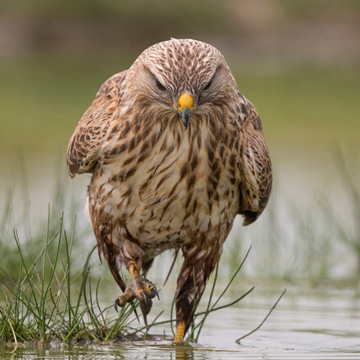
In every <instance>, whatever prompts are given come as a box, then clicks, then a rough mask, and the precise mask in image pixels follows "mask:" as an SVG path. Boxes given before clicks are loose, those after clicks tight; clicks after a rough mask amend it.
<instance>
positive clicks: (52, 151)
mask: <svg viewBox="0 0 360 360" xmlns="http://www.w3.org/2000/svg"><path fill="white" fill-rule="evenodd" d="M170 37H177V38H195V39H199V40H202V41H205V42H209V43H211V44H213V45H215V46H216V47H217V48H218V49H219V50H220V51H221V52H222V53H223V54H224V56H225V58H226V59H227V60H228V63H229V65H230V67H231V69H232V71H233V73H234V76H235V78H236V79H237V82H238V85H239V88H240V91H241V92H243V94H244V95H245V96H246V97H248V98H249V99H250V100H251V101H252V102H253V103H254V104H255V106H256V107H257V109H258V111H259V113H260V116H261V118H262V121H263V127H264V132H265V137H266V139H267V142H268V145H269V148H270V152H271V155H272V159H273V164H274V171H275V188H276V193H274V197H273V198H274V199H275V200H276V203H275V200H272V201H273V205H271V206H272V209H273V210H272V211H271V212H270V211H268V215H266V214H267V213H266V212H265V214H264V219H265V220H260V221H259V222H258V225H254V229H255V230H251V231H256V229H257V227H258V229H259V230H260V229H261V227H262V226H264V222H265V221H270V220H271V219H270V220H269V218H270V215H269V214H270V213H271V214H273V215H274V214H275V217H276V214H277V215H278V216H277V217H278V225H279V224H280V225H284V222H285V220H284V218H283V217H281V214H282V213H284V212H285V213H289V212H288V211H287V210H284V208H286V209H288V206H289V205H288V204H286V203H285V201H287V200H288V199H293V203H292V205H291V207H292V208H295V209H296V213H297V214H298V215H297V216H299V217H301V216H307V217H310V218H311V219H316V218H317V216H318V214H319V212H320V210H319V209H320V208H321V206H320V205H318V203H316V204H315V203H314V199H316V201H318V197H319V196H320V195H319V193H321V195H323V196H324V198H326V201H329V205H326V207H328V208H330V209H331V211H330V210H329V212H331V216H332V217H331V216H330V215H329V217H328V219H334V218H339V219H341V221H342V223H341V224H345V225H344V226H345V227H346V231H349V234H350V235H351V236H353V237H354V239H355V240H354V241H355V243H354V244H355V245H354V246H357V248H358V249H359V251H358V252H359V253H360V240H359V239H357V238H356V235H357V233H356V231H357V228H356V225H354V224H355V223H356V222H357V220H356V216H357V215H356V214H354V211H355V210H354V209H353V208H352V207H351V206H352V205H351V204H349V201H350V202H351V199H352V198H353V197H354V196H353V195H349V197H347V195H346V187H349V186H346V185H345V186H342V183H341V181H342V180H341V176H339V172H344V171H345V170H344V169H345V168H346V169H347V168H349V169H350V170H351V171H352V173H351V174H352V175H350V177H351V178H352V179H358V178H359V176H358V175H359V161H358V158H359V150H360V141H359V135H360V119H359V114H360V1H358V0H342V1H336V0H316V1H310V0H256V1H254V0H224V1H218V0H207V1H193V0H192V1H190V0H182V1H181V2H175V1H160V0H152V1H151V2H150V1H112V0H73V1H60V0H47V1H45V0H18V1H10V0H9V1H2V2H1V4H0V161H1V165H2V167H1V169H2V170H1V174H0V186H1V191H0V196H1V199H2V200H3V202H2V204H4V205H3V207H5V203H6V201H5V199H6V193H7V192H8V189H12V191H13V192H14V193H16V189H18V188H21V186H23V185H24V183H26V187H27V188H28V194H29V196H28V198H27V196H24V195H23V193H22V192H21V191H22V190H19V193H18V195H16V196H15V197H14V199H15V200H14V201H15V203H16V204H15V205H14V209H15V210H14V211H13V212H14V213H15V214H16V213H18V212H19V211H16V208H21V209H22V208H23V207H24V203H25V204H26V206H27V207H31V209H32V210H31V213H32V216H33V217H36V216H38V215H37V214H46V213H47V204H48V203H52V202H53V201H58V200H53V199H54V196H53V192H54V189H55V193H57V195H59V191H60V190H59V187H60V186H59V184H58V179H59V177H61V178H63V179H64V180H63V185H62V186H63V187H64V188H66V187H68V186H70V180H68V179H67V175H66V170H65V156H66V146H67V143H68V141H69V138H70V136H71V134H72V131H73V129H74V128H75V125H76V123H77V121H78V120H79V119H80V117H81V115H82V113H83V112H84V111H85V110H86V108H87V107H88V106H89V105H90V103H91V101H92V99H93V97H94V95H95V93H96V91H97V90H98V88H99V87H100V85H101V83H102V82H103V81H105V80H106V79H107V78H108V77H110V76H111V75H112V74H114V73H116V72H119V71H121V70H123V69H126V68H128V67H129V66H130V65H131V63H132V62H133V61H134V60H135V59H136V57H137V56H138V54H139V53H140V52H141V51H142V50H144V49H145V48H146V47H148V46H150V45H152V44H153V43H156V42H159V41H163V40H167V39H169V38H170ZM336 152H341V153H343V154H344V156H343V157H342V158H341V159H342V160H341V162H344V163H345V168H341V167H339V165H338V164H337V163H336V161H334V153H336ZM19 159H24V161H23V163H24V164H25V166H24V167H25V168H26V181H25V180H24V176H20V175H21V174H22V173H24V172H25V170H21V165H20V163H21V161H20V160H19ZM59 169H60V170H59ZM23 175H24V174H23ZM21 179H22V180H21ZM79 181H80V182H81V181H82V182H84V183H86V182H87V181H88V178H86V177H85V176H84V178H83V179H82V180H79V179H77V180H73V182H79ZM355 183H356V182H355ZM72 186H73V185H72ZM357 189H358V188H357ZM79 191H80V190H79ZM81 191H83V193H85V187H84V190H81ZM83 193H82V194H83ZM83 197H84V196H83ZM349 198H350V200H349V201H348V199H349ZM60 203H61V204H63V203H62V202H60ZM323 203H324V202H322V204H323ZM284 204H285V205H284ZM52 206H57V205H56V204H52ZM276 206H278V207H276ZM359 209H360V207H359ZM65 210H66V209H65ZM0 214H1V213H0ZM323 214H325V213H324V212H323ZM358 215H359V219H360V212H359V214H358ZM39 216H40V215H39ZM80 216H82V214H80ZM324 216H325V215H324ZM354 216H355V217H354ZM325 217H326V216H325ZM3 218H8V217H4V216H3ZM30 222H32V221H30ZM329 222H330V223H332V222H333V221H332V220H329ZM13 223H14V224H15V225H16V224H17V225H18V224H19V221H16V216H15V215H14V220H13ZM300 223H304V224H309V223H311V222H309V221H307V220H306V219H305V218H301V221H299V223H298V224H300ZM15 225H14V226H15ZM270 225H271V224H270ZM280 225H279V226H280ZM313 225H314V228H312V229H310V230H309V231H310V233H311V236H310V235H304V236H307V240H306V241H307V242H306V243H309V244H310V243H311V244H312V245H314V243H313V240H314V241H315V245H316V239H317V238H318V234H319V233H317V232H316V231H319V232H320V230H318V224H317V223H316V222H315V223H314V224H313ZM10 226H12V225H10ZM271 226H272V225H271ZM271 226H270V227H269V228H267V231H268V232H270V233H271V232H272V228H271ZM299 227H300V226H299ZM326 227H327V228H328V226H325V228H326ZM296 229H297V226H293V227H292V230H291V231H290V232H289V233H287V232H286V231H288V229H287V230H286V229H285V230H282V228H281V226H280V228H279V229H278V231H279V233H278V234H279V237H281V239H277V240H276V241H278V242H279V244H280V245H279V247H281V248H283V249H286V248H287V246H288V251H289V252H291V251H293V253H292V254H294V253H295V252H296V251H299V250H298V249H297V250H296V248H293V247H291V246H290V245H288V244H289V243H287V241H288V239H287V237H289V238H291V237H293V238H294V239H295V240H294V241H295V242H297V243H298V244H302V241H304V239H298V238H297V237H296V236H295V237H294V233H297V231H298V230H296ZM315 229H317V230H316V231H315ZM239 231H240V230H239ZM241 231H242V230H241ZM321 231H322V230H321ZM331 231H333V234H335V233H336V234H337V235H334V237H333V238H332V239H331V240H332V241H338V242H341V239H340V240H339V236H340V235H339V231H338V232H336V231H335V230H334V229H333V230H331ZM334 231H335V232H334ZM284 233H285V234H288V235H287V236H284ZM281 235H282V236H281ZM272 236H274V233H273V234H272ZM309 236H310V238H309ZM343 236H344V235H343ZM329 237H331V234H329ZM269 239H270V237H269ZM356 239H357V240H356ZM270 240H271V239H270ZM270 240H269V241H270ZM281 241H283V242H282V243H280V242H281ZM255 242H256V240H254V243H255ZM304 243H305V242H304ZM269 244H270V245H269V246H270V247H271V243H269ZM354 246H353V243H352V242H350V246H349V241H348V242H347V243H346V244H345V246H344V249H348V252H346V251H345V250H344V249H343V253H341V254H342V255H341V256H340V255H339V252H338V251H337V250H335V249H337V248H336V247H334V250H333V252H332V253H331V254H330V255H329V254H328V256H329V258H328V260H327V261H328V263H326V264H327V265H326V266H328V268H327V270H326V271H325V275H326V276H331V274H332V273H333V270H332V269H333V268H334V267H336V266H337V267H341V264H342V263H343V262H344V259H348V258H349V256H350V255H349V251H350V252H351V251H353V249H354V248H355V247H354ZM255 251H256V250H255ZM279 251H280V250H279ZM317 251H319V253H321V252H324V247H323V245H322V243H321V244H320V245H319V247H318V248H317ZM239 252H240V250H239ZM308 253H312V254H313V253H314V249H313V248H309V249H308ZM335 253H336V256H335V255H334V254H335ZM276 255H278V256H280V255H279V253H277V254H273V256H272V257H270V258H269V259H267V260H266V261H265V260H264V261H265V262H264V261H263V260H261V261H260V260H259V263H261V264H263V265H262V266H264V264H267V265H269V264H270V265H269V266H271V264H273V263H274V256H275V257H276ZM294 256H295V255H294ZM342 256H343V257H342ZM285 257H286V254H285ZM350 258H351V256H350ZM351 259H352V260H351V261H350V265H349V261H348V260H346V265H347V266H349V268H347V269H346V271H342V270H341V271H338V270H336V271H335V273H337V274H338V273H341V274H343V273H346V274H347V275H348V276H349V274H352V273H353V272H354V271H355V269H356V266H357V265H356V264H357V261H358V260H357V258H356V256H354V257H353V258H351ZM301 261H302V260H300V262H301ZM309 261H310V260H309ZM275 262H276V260H275ZM304 264H305V260H304ZM359 264H360V262H359ZM290 265H291V264H289V267H290ZM303 267H304V269H305V268H307V269H308V265H306V266H305V265H303ZM359 269H360V265H359ZM276 271H277V269H274V271H273V273H274V274H275V273H276ZM281 271H283V273H282V275H284V274H285V273H286V271H285V270H284V269H282V270H281ZM263 272H264V273H269V272H267V271H266V270H265V271H263ZM320 272H321V271H320Z"/></svg>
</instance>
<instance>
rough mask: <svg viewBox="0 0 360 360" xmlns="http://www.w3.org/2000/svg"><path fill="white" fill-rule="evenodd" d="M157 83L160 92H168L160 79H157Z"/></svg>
mask: <svg viewBox="0 0 360 360" xmlns="http://www.w3.org/2000/svg"><path fill="white" fill-rule="evenodd" d="M155 83H156V86H157V88H158V89H159V90H160V91H166V87H165V86H164V85H163V84H162V83H161V82H160V81H159V79H158V78H155Z"/></svg>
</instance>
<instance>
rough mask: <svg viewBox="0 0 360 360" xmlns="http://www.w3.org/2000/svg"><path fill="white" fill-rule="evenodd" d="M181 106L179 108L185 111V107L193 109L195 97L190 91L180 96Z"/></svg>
mask: <svg viewBox="0 0 360 360" xmlns="http://www.w3.org/2000/svg"><path fill="white" fill-rule="evenodd" d="M178 103H179V107H178V110H179V111H183V110H184V108H186V107H187V108H188V109H189V110H192V107H193V105H194V99H193V98H192V96H191V95H189V94H188V93H183V94H182V95H181V96H180V97H179V101H178Z"/></svg>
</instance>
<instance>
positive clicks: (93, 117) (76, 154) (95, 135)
mask: <svg viewBox="0 0 360 360" xmlns="http://www.w3.org/2000/svg"><path fill="white" fill-rule="evenodd" d="M125 75H126V70H125V71H123V72H121V73H118V74H115V75H113V76H112V77H111V78H110V79H108V80H107V81H105V82H104V84H102V85H101V87H100V89H99V91H98V92H97V94H96V97H95V99H94V101H93V103H92V104H91V106H90V107H89V108H88V109H87V110H86V112H85V113H84V115H83V116H82V118H81V119H80V121H79V123H78V124H77V126H76V128H75V131H74V133H73V135H72V137H71V139H70V142H69V146H68V150H67V167H68V171H69V175H70V177H72V178H73V177H74V176H75V175H76V174H81V173H84V172H90V173H91V172H93V170H94V168H95V166H96V163H97V160H98V154H99V150H100V148H101V145H102V141H103V139H104V137H105V134H106V131H107V129H108V127H109V124H110V121H111V117H112V115H113V113H114V111H115V109H116V107H118V102H119V86H120V84H121V83H122V81H123V80H124V78H125Z"/></svg>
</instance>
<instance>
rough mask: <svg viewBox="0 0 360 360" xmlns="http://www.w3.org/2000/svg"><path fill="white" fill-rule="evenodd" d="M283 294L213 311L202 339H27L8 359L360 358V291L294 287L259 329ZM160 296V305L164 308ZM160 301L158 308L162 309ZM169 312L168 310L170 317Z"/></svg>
mask: <svg viewBox="0 0 360 360" xmlns="http://www.w3.org/2000/svg"><path fill="white" fill-rule="evenodd" d="M278 295H279V294H277V293H276V294H275V293H271V294H269V293H266V294H264V293H261V292H260V291H257V289H255V291H254V292H253V293H252V294H251V295H249V296H248V297H246V298H245V299H244V300H243V301H242V302H241V303H240V304H239V305H237V306H234V307H231V308H227V309H224V310H221V311H218V312H215V313H213V314H211V315H210V317H209V318H208V320H207V322H206V324H205V327H204V328H203V331H202V333H201V336H200V340H199V343H198V344H192V345H189V346H175V345H173V344H172V342H171V333H170V329H169V327H168V326H165V327H164V328H161V327H157V328H153V329H152V330H151V334H150V335H148V337H147V339H146V340H143V339H142V338H140V337H138V338H135V339H131V340H130V339H128V340H126V341H125V342H122V343H106V344H94V343H92V344H89V343H78V344H61V343H59V342H51V343H39V344H33V343H32V344H26V345H21V346H19V348H18V349H17V350H16V351H15V352H14V353H11V349H10V348H9V349H7V350H1V352H0V357H1V358H2V359H127V360H132V359H134V360H135V359H137V360H142V359H144V360H145V359H146V360H152V359H154V360H155V359H157V360H162V359H184V360H185V359H186V360H187V359H199V360H200V359H204V360H205V359H290V360H297V359H316V360H319V359H337V360H340V359H360V298H359V297H357V296H356V293H355V291H352V290H349V289H346V290H337V291H334V290H332V291H329V290H326V291H319V290H316V291H315V290H313V289H308V288H307V289H304V288H303V287H291V288H289V289H288V291H287V293H286V294H285V296H284V297H283V299H282V300H281V302H280V303H279V304H278V307H277V308H276V309H275V310H274V312H273V313H272V314H271V316H270V317H269V319H268V320H267V321H266V323H265V324H264V325H263V327H262V328H261V329H260V330H258V331H257V332H255V333H254V334H252V335H251V336H249V337H247V338H245V339H244V340H242V341H241V344H240V345H238V344H236V343H235V340H236V339H237V338H238V337H240V336H242V335H244V334H246V333H248V332H249V331H251V330H252V329H254V328H255V327H256V326H257V325H258V324H259V323H260V322H261V321H262V319H263V318H264V317H265V316H266V314H267V312H268V311H269V309H270V308H271V306H272V305H273V303H274V302H275V301H276V298H277V296H278ZM161 306H163V304H162V303H161V302H160V303H159V304H158V305H157V308H161ZM157 308H156V307H155V308H154V309H153V310H154V315H155V312H156V311H157ZM166 316H168V314H166V315H164V318H166Z"/></svg>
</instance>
